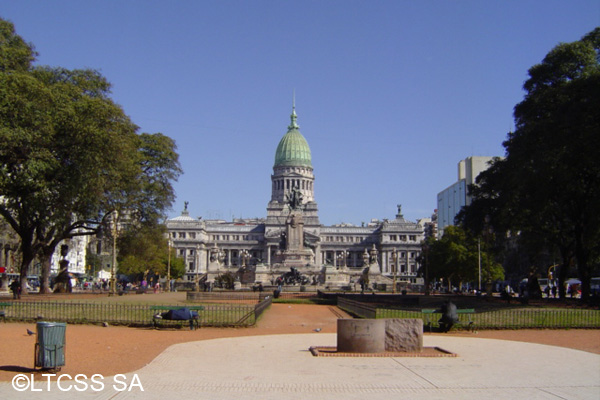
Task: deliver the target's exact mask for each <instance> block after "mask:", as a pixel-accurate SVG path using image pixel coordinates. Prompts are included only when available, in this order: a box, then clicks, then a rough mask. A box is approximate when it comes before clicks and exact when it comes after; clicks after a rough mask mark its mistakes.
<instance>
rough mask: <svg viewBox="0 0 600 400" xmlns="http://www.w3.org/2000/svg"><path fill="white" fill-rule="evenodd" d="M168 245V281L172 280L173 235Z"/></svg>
mask: <svg viewBox="0 0 600 400" xmlns="http://www.w3.org/2000/svg"><path fill="white" fill-rule="evenodd" d="M167 247H168V250H167V252H168V257H167V282H170V281H171V237H170V236H169V241H168V242H167Z"/></svg>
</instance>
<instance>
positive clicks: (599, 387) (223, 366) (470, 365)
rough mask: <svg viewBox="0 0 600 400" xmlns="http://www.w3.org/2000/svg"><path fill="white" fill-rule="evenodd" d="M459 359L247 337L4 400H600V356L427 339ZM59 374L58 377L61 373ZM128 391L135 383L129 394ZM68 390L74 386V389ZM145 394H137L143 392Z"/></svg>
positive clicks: (3, 387)
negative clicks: (359, 352) (317, 351)
mask: <svg viewBox="0 0 600 400" xmlns="http://www.w3.org/2000/svg"><path fill="white" fill-rule="evenodd" d="M424 339H425V346H428V347H432V346H438V347H442V348H444V349H446V350H449V351H452V352H454V353H457V354H458V357H453V358H449V357H439V358H437V357H436V358H411V357H314V356H313V355H312V354H311V353H310V352H309V351H308V348H309V347H310V346H335V344H336V335H335V334H320V333H313V334H301V335H273V336H252V337H238V338H227V339H215V340H206V341H199V342H192V343H183V344H177V345H174V346H171V347H169V348H168V349H167V350H165V351H164V352H163V353H162V354H161V355H160V356H158V357H157V358H156V359H155V360H153V361H152V362H151V363H150V364H148V365H146V366H145V367H144V368H142V369H140V370H139V371H136V372H134V373H130V374H127V375H126V376H125V377H117V379H118V381H115V380H114V377H104V379H103V380H102V382H103V384H104V388H103V390H98V391H94V390H93V386H92V385H95V388H96V389H99V388H100V387H99V385H98V384H94V383H93V382H91V381H89V380H88V381H86V383H87V384H88V385H89V386H88V388H87V390H84V391H77V390H76V388H79V389H84V383H77V382H74V381H68V380H67V379H63V380H62V381H61V386H62V388H63V389H69V390H66V391H61V390H60V388H59V387H58V386H57V384H56V382H53V383H51V384H50V386H48V384H47V383H46V382H39V381H36V384H35V387H36V388H38V389H42V391H39V392H31V390H30V389H28V390H25V391H23V392H19V391H17V390H15V389H14V388H13V385H12V384H11V382H2V383H0V398H5V399H26V398H27V399H32V398H39V399H72V398H73V399H75V398H78V399H79V398H89V399H118V400H122V399H162V400H164V399H211V400H217V399H228V400H229V399H239V400H243V399H261V400H271V399H273V400H274V399H277V400H281V399H286V400H288V399H303V400H304V399H307V398H309V399H310V398H312V399H344V400H349V399H361V400H364V399H385V400H389V399H390V398H407V399H478V400H479V399H482V398H493V399H516V398H523V399H593V400H597V399H600V355H597V354H592V353H587V352H583V351H578V350H571V349H566V348H562V347H554V346H546V345H539V344H531V343H522V342H513V341H503V340H492V339H477V338H464V337H444V336H425V338H424ZM59 374H60V372H59ZM120 382H127V384H131V383H134V384H138V386H135V385H134V386H133V387H131V390H130V391H127V390H123V391H119V390H115V388H113V385H114V386H116V388H117V389H124V388H126V385H127V384H125V383H123V384H122V383H120ZM70 385H73V387H70ZM139 385H141V386H142V387H143V391H142V390H141V388H140V386H139Z"/></svg>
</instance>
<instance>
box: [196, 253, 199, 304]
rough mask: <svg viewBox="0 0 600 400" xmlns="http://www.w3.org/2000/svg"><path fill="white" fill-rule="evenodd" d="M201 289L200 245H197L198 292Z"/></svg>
mask: <svg viewBox="0 0 600 400" xmlns="http://www.w3.org/2000/svg"><path fill="white" fill-rule="evenodd" d="M199 291H200V245H199V244H197V245H196V292H199Z"/></svg>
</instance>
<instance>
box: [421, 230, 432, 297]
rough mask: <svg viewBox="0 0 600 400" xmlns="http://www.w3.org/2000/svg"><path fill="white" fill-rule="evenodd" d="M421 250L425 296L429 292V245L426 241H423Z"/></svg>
mask: <svg viewBox="0 0 600 400" xmlns="http://www.w3.org/2000/svg"><path fill="white" fill-rule="evenodd" d="M423 252H424V253H425V257H424V258H423V259H424V260H425V296H429V295H430V294H431V293H430V290H429V286H430V285H429V245H428V244H427V241H425V242H423Z"/></svg>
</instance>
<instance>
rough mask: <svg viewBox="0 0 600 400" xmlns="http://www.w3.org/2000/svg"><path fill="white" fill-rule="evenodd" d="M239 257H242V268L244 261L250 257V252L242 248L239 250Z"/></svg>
mask: <svg viewBox="0 0 600 400" xmlns="http://www.w3.org/2000/svg"><path fill="white" fill-rule="evenodd" d="M240 257H242V268H245V267H246V262H247V261H248V260H249V259H250V252H248V250H246V249H244V250H242V251H241V252H240Z"/></svg>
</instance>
